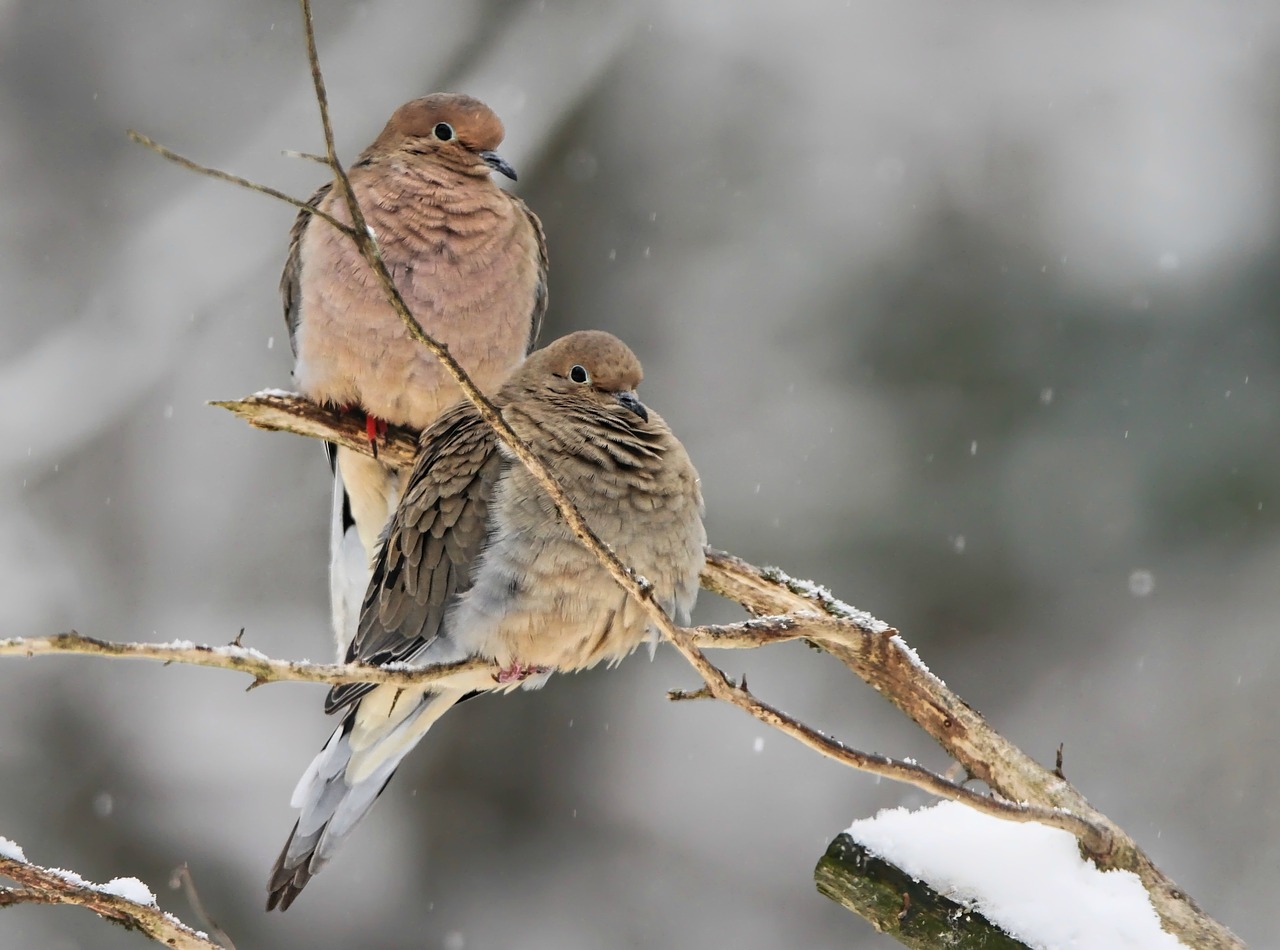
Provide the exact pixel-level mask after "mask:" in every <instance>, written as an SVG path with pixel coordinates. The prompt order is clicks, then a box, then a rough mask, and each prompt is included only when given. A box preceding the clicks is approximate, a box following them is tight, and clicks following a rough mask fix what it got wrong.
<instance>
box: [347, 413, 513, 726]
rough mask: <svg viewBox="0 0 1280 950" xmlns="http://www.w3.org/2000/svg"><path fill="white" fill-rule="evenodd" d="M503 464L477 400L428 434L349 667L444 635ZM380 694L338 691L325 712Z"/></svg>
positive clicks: (402, 654) (388, 534) (359, 687)
mask: <svg viewBox="0 0 1280 950" xmlns="http://www.w3.org/2000/svg"><path fill="white" fill-rule="evenodd" d="M505 464H507V463H506V462H504V460H503V457H502V455H501V453H500V452H498V450H497V440H496V439H495V437H494V435H493V431H492V430H491V429H490V428H489V426H488V424H487V423H486V422H485V421H484V420H483V419H482V418H481V417H480V414H479V413H478V412H476V410H475V408H474V407H473V406H471V405H470V404H469V403H465V404H460V405H458V406H455V407H454V408H453V409H451V410H449V411H447V412H445V414H444V415H442V416H441V417H440V418H439V419H438V420H436V422H435V423H434V424H432V425H431V427H430V428H428V429H427V430H426V431H425V432H424V433H423V434H422V449H421V451H420V452H419V454H418V459H417V461H416V462H415V463H414V467H413V472H412V473H411V474H410V476H409V482H408V484H407V485H406V486H405V491H404V496H403V498H402V499H401V501H400V506H399V507H398V508H397V509H396V512H395V514H394V515H393V516H392V518H391V521H390V522H389V523H388V525H387V528H386V531H385V533H384V535H383V543H382V545H381V546H380V547H379V550H378V554H377V557H376V558H375V560H374V565H373V579H372V580H371V581H370V583H369V589H368V592H367V593H366V594H365V598H364V606H363V607H362V609H361V611H360V624H359V627H358V629H357V631H356V635H355V637H354V639H352V641H351V646H350V647H349V648H348V650H347V662H349V663H351V662H360V663H369V664H373V665H380V664H385V663H396V662H403V661H407V660H411V659H413V658H414V657H415V656H417V655H418V654H419V653H421V652H422V651H423V650H424V649H425V648H426V647H427V646H428V645H429V644H430V643H431V642H432V640H434V639H435V638H436V637H437V636H438V635H439V634H440V632H441V627H442V625H443V622H444V618H445V614H446V613H447V611H448V609H449V607H450V606H451V605H452V603H453V600H454V598H456V597H457V595H459V594H461V593H463V592H464V591H466V590H468V589H469V588H470V587H471V583H472V578H471V569H472V566H473V565H474V564H475V561H476V559H477V558H478V557H479V556H480V553H481V551H483V550H484V544H485V539H486V535H487V531H488V517H489V501H490V499H491V498H492V496H493V490H494V486H495V485H496V483H497V481H498V478H499V476H500V475H501V472H502V469H503V467H504V465H505ZM372 688H373V685H372V684H369V683H348V684H345V685H342V686H335V687H334V688H333V689H332V690H330V692H329V698H328V699H327V700H326V702H325V712H329V713H332V712H336V711H337V710H339V709H342V708H344V707H347V706H349V705H350V704H351V703H352V702H354V701H355V700H356V699H358V698H359V697H361V696H363V695H364V694H365V693H367V692H368V691H369V690H371V689H372Z"/></svg>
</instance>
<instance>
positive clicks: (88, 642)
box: [0, 630, 498, 689]
mask: <svg viewBox="0 0 1280 950" xmlns="http://www.w3.org/2000/svg"><path fill="white" fill-rule="evenodd" d="M54 653H87V654H93V655H97V656H116V657H133V658H135V659H139V660H159V661H160V662H162V663H184V664H188V665H190V666H211V667H217V668H219V669H224V670H237V671H239V672H241V673H248V674H249V675H250V676H252V677H253V683H252V684H250V687H249V688H250V689H252V688H253V687H255V686H261V685H262V684H264V683H283V682H295V683H327V684H329V685H338V684H340V683H387V684H390V685H392V686H421V685H423V684H426V683H438V682H441V681H444V680H448V679H449V677H451V676H455V675H458V674H464V673H475V672H484V671H486V670H492V671H493V672H494V673H495V674H496V673H497V672H498V666H497V664H495V663H486V662H485V661H484V660H481V659H471V660H461V661H459V662H457V663H445V664H441V665H439V666H431V667H422V668H419V669H409V668H407V667H398V668H397V667H394V666H392V667H378V666H366V665H363V664H359V663H352V664H345V665H344V664H328V663H308V662H306V661H302V662H297V661H294V660H273V659H271V658H270V657H267V656H264V655H263V654H261V653H259V652H258V651H257V650H253V649H250V648H247V647H242V646H238V645H236V644H230V645H228V646H223V647H210V646H202V645H200V644H195V643H113V642H111V641H109V640H98V639H95V638H94V637H86V636H82V635H81V634H78V633H76V632H75V631H74V630H73V631H71V632H70V633H60V634H57V635H55V636H52V637H14V638H13V639H10V640H0V656H47V655H50V654H54Z"/></svg>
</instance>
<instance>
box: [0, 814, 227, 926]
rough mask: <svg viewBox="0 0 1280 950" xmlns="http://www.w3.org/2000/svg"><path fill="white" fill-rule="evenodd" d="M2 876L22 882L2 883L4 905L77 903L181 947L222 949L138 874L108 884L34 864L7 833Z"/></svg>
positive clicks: (1, 845)
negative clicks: (159, 900) (163, 902)
mask: <svg viewBox="0 0 1280 950" xmlns="http://www.w3.org/2000/svg"><path fill="white" fill-rule="evenodd" d="M0 878H8V879H9V880H11V881H13V882H14V883H15V884H16V885H17V886H16V887H3V886H0V907H9V906H12V905H15V904H77V905H79V906H81V907H87V908H89V910H91V911H93V912H94V913H95V914H97V915H98V916H99V917H102V918H104V919H105V920H109V921H111V922H112V923H116V924H119V925H120V926H122V927H124V928H125V929H126V930H138V931H141V932H142V933H144V934H146V935H147V936H148V937H150V938H151V939H152V940H154V941H156V942H157V943H162V944H164V945H165V946H166V947H173V948H175V950H221V947H220V946H219V945H218V944H216V943H214V942H213V941H212V940H210V939H209V936H208V934H205V933H202V932H201V931H198V930H193V929H192V928H191V927H188V926H187V925H186V924H184V923H183V922H182V921H180V920H179V919H178V918H177V917H174V916H173V915H172V914H169V913H166V912H165V911H162V910H161V909H160V908H159V907H157V906H156V898H155V895H154V894H153V893H151V888H149V887H147V885H145V884H143V883H142V882H141V881H139V880H138V879H137V878H136V877H118V878H115V879H114V880H111V881H108V882H107V883H106V884H94V883H93V882H92V881H86V880H85V879H84V878H82V877H81V876H80V875H79V874H76V873H75V872H74V871H64V870H61V869H60V868H47V867H41V866H40V865H38V864H32V863H31V862H29V861H28V860H27V858H26V855H25V854H23V852H22V849H21V848H20V847H18V846H17V845H16V844H14V843H13V842H12V841H9V840H8V839H7V838H0Z"/></svg>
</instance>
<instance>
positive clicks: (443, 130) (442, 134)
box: [431, 122, 453, 142]
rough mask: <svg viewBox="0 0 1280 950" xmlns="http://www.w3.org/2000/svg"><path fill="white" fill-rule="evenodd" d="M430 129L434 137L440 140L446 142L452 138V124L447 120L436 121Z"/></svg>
mask: <svg viewBox="0 0 1280 950" xmlns="http://www.w3.org/2000/svg"><path fill="white" fill-rule="evenodd" d="M431 131H432V132H434V133H435V136H436V138H438V139H439V140H440V141H441V142H447V141H449V140H450V139H451V138H453V126H451V125H450V124H449V123H448V122H437V123H436V127H435V128H434V129H432V130H431Z"/></svg>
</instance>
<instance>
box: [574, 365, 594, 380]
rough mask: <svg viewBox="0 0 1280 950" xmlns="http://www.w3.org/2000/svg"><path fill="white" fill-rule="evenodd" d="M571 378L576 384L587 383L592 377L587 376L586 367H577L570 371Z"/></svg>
mask: <svg viewBox="0 0 1280 950" xmlns="http://www.w3.org/2000/svg"><path fill="white" fill-rule="evenodd" d="M569 378H570V379H572V380H573V381H574V382H575V383H585V382H586V381H587V380H589V379H590V378H591V377H590V376H588V375H587V370H586V367H584V366H575V367H574V368H573V369H571V370H569Z"/></svg>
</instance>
